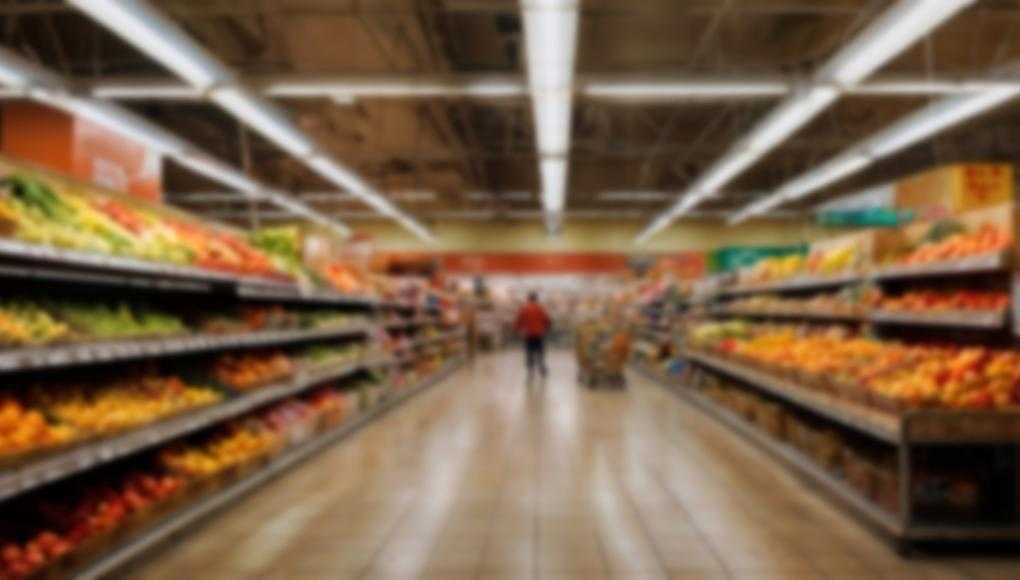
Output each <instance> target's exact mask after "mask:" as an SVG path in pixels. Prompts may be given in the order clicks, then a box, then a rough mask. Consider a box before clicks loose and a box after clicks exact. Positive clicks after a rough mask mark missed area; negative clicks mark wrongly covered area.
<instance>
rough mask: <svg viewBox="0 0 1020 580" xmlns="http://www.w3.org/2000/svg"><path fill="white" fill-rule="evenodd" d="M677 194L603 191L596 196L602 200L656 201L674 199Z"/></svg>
mask: <svg viewBox="0 0 1020 580" xmlns="http://www.w3.org/2000/svg"><path fill="white" fill-rule="evenodd" d="M675 195H676V194H674V193H670V192H666V191H603V192H602V193H600V194H598V196H596V197H597V198H598V199H600V200H602V201H628V202H656V201H666V200H667V199H672V198H673V197H674V196H675Z"/></svg>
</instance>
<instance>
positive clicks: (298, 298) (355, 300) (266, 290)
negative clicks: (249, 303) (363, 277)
mask: <svg viewBox="0 0 1020 580" xmlns="http://www.w3.org/2000/svg"><path fill="white" fill-rule="evenodd" d="M236 291H237V295H238V297H240V298H248V299H258V300H276V301H281V302H299V303H305V304H321V305H334V306H358V307H363V308H374V307H377V306H378V305H379V302H378V301H377V300H375V299H374V298H369V297H365V296H348V295H346V294H340V293H339V292H328V291H322V290H309V289H305V288H302V287H300V286H297V285H295V284H282V285H265V284H252V283H248V282H241V283H239V284H238V285H237V286H236Z"/></svg>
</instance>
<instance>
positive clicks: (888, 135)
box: [861, 87, 1020, 157]
mask: <svg viewBox="0 0 1020 580" xmlns="http://www.w3.org/2000/svg"><path fill="white" fill-rule="evenodd" d="M1017 94H1020V87H1017V88H997V89H992V90H989V91H985V92H983V93H976V94H973V95H959V96H954V97H947V98H944V99H942V100H939V101H936V102H934V103H932V104H931V105H928V106H927V107H925V108H923V109H921V110H919V111H917V112H916V113H913V114H911V115H908V116H907V117H906V118H904V119H903V120H901V121H898V122H896V123H894V124H893V125H891V126H889V127H888V128H886V129H884V130H882V131H880V132H879V133H878V134H876V135H874V136H873V137H871V138H869V139H867V140H866V141H865V142H864V143H863V145H862V146H861V147H862V148H863V149H865V150H866V151H868V153H870V154H871V155H874V156H875V157H886V156H889V155H892V154H893V153H896V152H897V151H900V150H902V149H905V148H907V147H909V146H911V145H913V144H915V143H917V142H919V141H922V140H924V139H927V138H928V137H930V136H932V135H934V134H936V133H939V132H940V131H942V130H944V129H947V128H949V127H951V126H953V125H956V124H957V123H960V122H962V121H965V120H967V119H970V118H972V117H976V116H978V115H980V114H982V113H984V112H986V111H989V110H991V109H994V108H995V107H998V106H999V105H1001V104H1003V103H1005V102H1006V101H1008V100H1010V99H1012V98H1014V97H1015V96H1017Z"/></svg>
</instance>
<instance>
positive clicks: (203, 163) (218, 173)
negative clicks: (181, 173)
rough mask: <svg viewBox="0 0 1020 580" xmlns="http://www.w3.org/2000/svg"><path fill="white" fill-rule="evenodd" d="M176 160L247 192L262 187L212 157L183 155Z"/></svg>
mask: <svg viewBox="0 0 1020 580" xmlns="http://www.w3.org/2000/svg"><path fill="white" fill-rule="evenodd" d="M175 160H176V161H177V162H178V163H180V164H181V165H183V166H185V167H187V168H188V169H191V170H192V171H194V172H195V173H198V174H201V175H204V176H206V177H208V178H209V179H212V180H213V181H216V182H218V183H222V184H223V185H226V186H227V187H232V188H234V189H237V190H238V191H241V192H243V193H246V194H249V195H250V194H253V193H255V192H257V191H259V190H260V189H261V186H260V185H259V184H258V183H257V182H256V181H254V180H252V179H250V178H248V177H247V176H246V175H244V174H243V173H241V172H240V171H238V170H236V169H234V168H232V167H230V166H228V165H227V164H225V163H221V162H220V161H217V160H215V159H212V158H211V157H192V156H187V155H185V156H181V157H176V158H175Z"/></svg>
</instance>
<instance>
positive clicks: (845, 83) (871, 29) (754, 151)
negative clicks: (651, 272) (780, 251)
mask: <svg viewBox="0 0 1020 580" xmlns="http://www.w3.org/2000/svg"><path fill="white" fill-rule="evenodd" d="M973 2H974V0H899V2H897V3H896V4H895V5H893V6H892V7H891V8H890V9H888V10H886V11H885V12H883V13H882V15H881V16H879V17H878V19H876V20H875V21H874V22H872V23H871V24H869V25H868V26H867V27H866V28H865V29H864V30H863V31H862V32H861V33H859V34H858V35H857V36H856V37H855V38H854V39H853V40H851V41H850V43H849V44H847V45H846V46H844V47H843V48H842V49H840V50H839V51H838V52H837V53H836V54H835V55H834V56H833V57H832V58H831V59H829V61H828V62H827V63H826V64H825V65H824V66H823V67H822V68H821V69H820V70H819V71H818V72H817V74H815V75H814V81H815V83H816V84H815V85H814V86H812V87H810V88H806V89H802V90H799V91H797V92H795V93H793V94H792V95H790V96H789V97H787V99H786V100H785V101H784V102H783V103H781V104H780V105H779V106H778V107H776V108H775V109H773V111H772V112H771V113H770V114H769V115H768V116H766V117H765V118H764V119H763V120H762V121H761V122H759V123H758V124H756V125H755V126H754V128H753V129H752V130H751V132H750V133H749V134H748V135H747V136H746V137H744V138H743V139H742V140H741V141H739V142H738V143H737V144H735V145H734V146H733V147H731V148H730V149H729V150H728V151H727V153H726V154H725V155H724V156H723V157H722V159H720V160H719V161H717V162H716V163H715V164H714V165H712V166H711V167H709V169H708V171H707V172H706V173H705V174H704V175H702V176H701V177H700V178H699V179H697V180H695V182H694V184H693V185H692V186H691V187H690V188H689V189H688V190H687V191H686V192H684V194H683V195H682V196H681V198H680V199H679V200H677V202H676V204H675V205H674V207H673V208H672V209H671V210H669V211H667V212H665V213H664V214H662V215H661V216H660V217H659V218H657V219H656V220H655V221H654V222H652V224H651V225H649V226H648V227H647V228H645V230H643V231H642V232H641V234H640V235H639V236H638V237H637V239H636V242H637V243H644V242H645V241H647V240H648V239H649V238H651V236H653V235H655V234H656V233H657V232H659V231H661V230H662V229H664V228H665V227H667V226H668V225H669V224H670V223H672V221H673V220H674V219H676V218H677V217H679V216H680V215H683V214H684V213H686V212H688V211H690V210H691V209H693V208H694V207H695V206H696V205H697V204H698V203H699V202H700V201H701V200H703V199H705V198H707V197H710V196H712V195H713V194H715V193H716V191H717V190H718V189H719V188H721V187H723V186H724V185H726V184H727V183H728V182H729V181H730V180H732V179H733V178H735V177H736V176H737V175H739V174H740V173H742V172H743V170H744V169H746V168H747V167H749V166H751V165H752V164H753V163H754V162H756V161H757V160H758V159H760V158H761V157H763V156H764V155H765V154H767V153H768V152H770V151H771V150H772V149H773V148H775V147H776V146H777V145H779V144H780V143H782V142H783V141H785V140H786V139H787V138H788V137H789V136H790V135H792V134H793V133H794V132H796V131H797V130H799V129H800V128H801V127H803V126H805V125H806V124H807V123H808V122H810V121H811V120H812V119H814V118H815V117H816V116H817V115H818V114H819V113H820V112H821V111H823V110H824V109H826V108H827V107H828V106H829V105H830V104H832V103H833V102H834V101H835V100H836V99H837V98H838V96H839V91H838V88H839V87H851V86H854V85H856V84H857V83H859V82H860V81H861V80H863V79H864V78H865V77H867V76H868V75H870V74H871V73H873V72H874V71H875V70H877V69H878V68H879V67H881V66H882V65H884V64H885V63H887V62H888V61H889V60H891V59H892V58H893V57H895V56H896V55H897V54H899V53H900V52H902V51H903V50H905V49H906V48H907V47H908V46H910V45H911V44H913V43H914V42H915V41H916V40H917V39H919V38H920V37H921V36H923V35H925V34H927V33H929V32H931V31H932V30H934V29H935V28H936V27H938V26H939V25H941V24H942V23H944V22H945V21H946V20H948V19H949V18H951V17H952V16H954V15H955V14H956V13H958V12H959V11H960V10H962V9H964V8H966V7H967V6H969V5H970V4H972V3H973ZM826 83H828V85H827V84H826Z"/></svg>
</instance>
